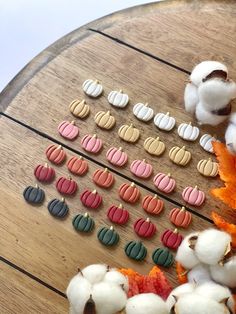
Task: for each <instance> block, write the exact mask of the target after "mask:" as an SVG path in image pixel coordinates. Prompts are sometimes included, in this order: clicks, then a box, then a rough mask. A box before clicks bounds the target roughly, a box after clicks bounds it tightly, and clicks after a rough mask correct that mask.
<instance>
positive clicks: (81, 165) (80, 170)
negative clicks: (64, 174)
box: [66, 156, 88, 176]
mask: <svg viewBox="0 0 236 314" xmlns="http://www.w3.org/2000/svg"><path fill="white" fill-rule="evenodd" d="M66 165H67V168H68V170H69V171H70V172H71V173H73V174H75V175H77V176H82V175H84V174H85V173H86V172H87V171H88V162H87V161H86V160H84V158H83V157H81V156H79V157H75V156H73V157H71V158H70V159H69V160H68V162H67V164H66Z"/></svg>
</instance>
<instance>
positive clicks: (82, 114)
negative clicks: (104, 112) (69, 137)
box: [69, 99, 90, 119]
mask: <svg viewBox="0 0 236 314" xmlns="http://www.w3.org/2000/svg"><path fill="white" fill-rule="evenodd" d="M69 109H70V112H71V113H72V114H73V116H75V117H76V118H80V119H83V118H86V117H87V116H88V115H89V112H90V108H89V105H87V104H86V101H85V100H84V99H83V100H81V101H80V100H78V99H76V100H73V101H72V102H71V103H70V105H69Z"/></svg>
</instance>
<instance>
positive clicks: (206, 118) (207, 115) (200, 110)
mask: <svg viewBox="0 0 236 314" xmlns="http://www.w3.org/2000/svg"><path fill="white" fill-rule="evenodd" d="M195 116H196V119H197V121H198V124H199V125H203V124H209V125H212V126H216V125H218V124H220V123H222V122H224V121H225V120H226V119H227V117H228V116H219V115H216V114H213V113H211V112H210V111H208V110H206V109H205V106H204V104H203V103H201V102H199V103H198V104H197V107H196V112H195Z"/></svg>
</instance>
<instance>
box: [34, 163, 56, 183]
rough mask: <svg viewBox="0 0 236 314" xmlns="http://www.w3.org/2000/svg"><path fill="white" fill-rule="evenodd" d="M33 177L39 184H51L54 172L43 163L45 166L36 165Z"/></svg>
mask: <svg viewBox="0 0 236 314" xmlns="http://www.w3.org/2000/svg"><path fill="white" fill-rule="evenodd" d="M34 175H35V177H36V179H37V180H38V181H40V182H51V181H52V180H53V179H54V177H55V170H54V169H53V168H52V167H50V166H49V165H48V164H47V163H45V165H38V166H37V167H36V168H35V169H34Z"/></svg>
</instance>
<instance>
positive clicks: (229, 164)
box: [211, 142, 236, 209]
mask: <svg viewBox="0 0 236 314" xmlns="http://www.w3.org/2000/svg"><path fill="white" fill-rule="evenodd" d="M212 145H213V148H214V152H215V154H216V158H217V160H218V161H219V175H220V178H221V180H222V181H224V183H225V186H224V187H221V188H215V189H212V190H211V193H212V195H214V196H215V197H217V198H219V199H220V200H222V201H223V202H224V203H225V204H227V205H228V206H230V207H231V208H233V209H236V156H233V155H232V154H231V153H230V152H229V151H228V150H227V148H226V146H225V144H223V143H220V142H212Z"/></svg>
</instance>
